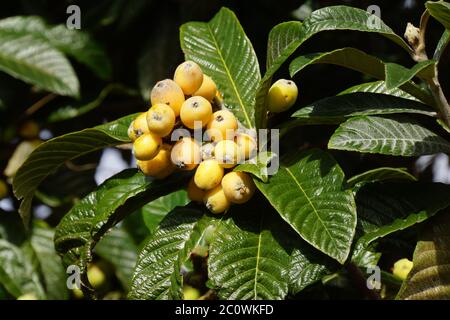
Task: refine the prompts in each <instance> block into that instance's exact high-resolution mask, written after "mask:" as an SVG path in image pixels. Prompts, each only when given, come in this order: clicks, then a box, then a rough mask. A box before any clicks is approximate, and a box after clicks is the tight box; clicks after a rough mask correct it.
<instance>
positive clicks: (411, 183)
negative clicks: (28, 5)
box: [0, 1, 450, 300]
mask: <svg viewBox="0 0 450 320" xmlns="http://www.w3.org/2000/svg"><path fill="white" fill-rule="evenodd" d="M449 17H450V4H449V3H448V2H444V1H428V2H427V3H426V4H425V11H424V13H423V15H422V18H421V21H420V25H419V26H418V28H416V27H414V26H413V25H409V26H408V28H407V30H406V33H405V37H402V36H400V35H398V34H396V33H394V31H393V30H392V29H391V28H390V27H389V26H388V25H387V24H386V23H385V22H383V21H382V20H381V19H380V18H378V17H377V16H374V15H371V14H370V13H368V12H367V11H365V10H362V9H358V8H354V7H350V6H343V5H338V6H330V7H323V8H319V9H318V10H316V11H313V12H312V13H311V14H310V15H309V16H308V17H307V18H305V20H304V21H302V22H300V21H289V22H284V23H281V24H278V25H276V26H274V27H273V28H272V30H271V31H270V33H269V34H268V40H267V55H266V59H265V61H263V60H262V59H258V57H257V56H256V54H255V50H254V48H253V46H252V43H251V40H250V39H249V38H248V37H247V35H246V34H245V32H244V30H243V28H242V26H241V24H240V23H239V20H238V18H237V16H236V15H235V13H233V12H232V11H231V10H230V9H227V8H222V9H220V11H219V12H217V13H216V15H215V16H214V17H213V18H212V19H211V20H210V21H208V22H188V23H185V24H183V25H182V26H181V27H180V33H179V38H180V46H181V49H182V52H183V54H184V58H185V62H184V63H183V64H181V65H179V66H178V67H177V65H174V66H173V73H168V74H166V75H165V78H166V79H164V78H162V79H158V80H160V81H159V82H156V81H155V82H154V83H153V84H154V87H153V90H152V88H151V87H149V88H148V92H150V91H151V94H149V99H148V101H147V105H142V111H143V112H145V113H143V114H135V113H133V114H130V115H128V116H125V117H122V118H119V119H117V120H115V121H112V122H108V123H103V124H98V125H97V126H94V127H91V128H86V129H84V130H81V131H75V132H70V133H66V134H63V135H60V136H57V137H55V138H52V139H50V140H48V141H45V142H42V143H40V144H39V145H38V146H37V147H35V149H34V150H33V151H32V152H31V153H30V155H29V156H28V157H27V159H26V160H25V162H24V163H23V164H22V165H21V166H20V168H18V170H17V172H16V173H15V175H14V177H13V180H12V187H13V192H14V195H15V197H17V199H18V200H20V209H19V213H20V217H21V219H22V222H23V224H24V225H25V226H26V227H27V228H28V234H29V235H31V236H27V239H26V240H24V242H23V241H19V242H14V241H12V240H10V236H11V235H8V232H9V231H8V230H9V229H8V228H9V227H8V224H7V223H6V222H5V223H4V224H0V283H1V284H2V287H3V288H4V289H5V291H7V292H9V294H10V295H12V296H15V297H18V296H20V295H23V294H33V295H34V296H35V297H36V298H38V299H45V298H50V299H51V298H65V297H67V295H68V292H67V290H66V289H65V288H64V286H65V278H66V277H67V275H66V274H65V270H66V268H67V267H68V266H70V265H75V266H77V267H79V268H80V270H81V289H82V291H83V294H84V296H86V297H89V298H96V297H99V296H101V292H102V290H103V289H102V288H101V286H100V285H96V284H94V282H95V281H93V280H92V279H89V276H88V273H89V270H90V268H91V267H90V266H91V264H92V262H93V261H94V257H95V256H96V255H99V256H101V257H104V259H105V260H107V261H108V263H110V264H112V265H113V266H114V268H115V272H116V274H117V278H118V279H119V281H120V282H121V283H122V285H123V287H124V288H125V291H126V292H127V298H129V299H183V298H184V299H186V298H189V297H191V296H192V288H194V289H196V290H197V291H195V294H193V295H194V296H195V298H199V299H277V300H279V299H294V298H299V299H300V298H303V297H305V296H308V295H313V296H314V294H316V292H322V291H320V288H323V287H326V286H329V287H333V286H335V285H336V283H338V282H339V280H340V279H345V281H347V280H349V279H350V280H352V281H354V280H355V279H356V281H358V279H363V282H364V283H365V280H366V279H367V278H368V277H369V276H370V275H371V273H370V272H371V271H370V270H372V267H374V266H377V265H379V261H380V258H381V257H382V254H383V252H384V250H385V249H384V248H385V247H386V246H389V245H391V246H402V245H404V243H405V242H406V241H405V240H404V238H405V237H410V238H413V239H414V241H415V240H418V241H417V246H416V249H415V251H414V259H413V262H412V264H411V263H410V262H407V263H406V265H405V264H403V265H399V266H398V268H402V267H405V268H406V269H407V271H409V270H410V269H411V268H412V270H411V272H409V274H408V272H406V273H405V272H403V273H402V272H401V271H399V270H400V269H398V270H396V272H394V274H391V272H390V271H389V270H386V269H385V268H381V273H380V276H381V278H380V282H381V286H380V287H379V289H374V290H367V291H364V290H363V292H362V293H361V294H362V295H363V296H364V297H367V298H397V299H439V298H441V299H443V298H449V297H450V282H449V279H450V273H449V269H448V264H449V263H450V260H449V257H450V241H449V239H448V234H447V233H448V232H447V231H448V224H449V223H450V212H449V210H448V208H449V207H450V196H449V195H450V186H449V185H446V184H443V183H437V182H426V181H421V180H417V179H416V177H415V176H414V175H412V174H411V172H408V170H407V169H405V168H402V167H389V166H379V167H373V168H370V170H368V171H365V172H363V173H360V174H358V175H355V176H346V175H345V173H344V170H343V169H342V163H340V160H339V159H340V158H339V157H337V156H335V155H339V154H342V153H359V154H361V155H360V157H362V158H364V157H367V156H370V155H381V156H392V157H395V158H403V157H404V158H406V157H409V158H410V157H418V156H423V155H432V154H436V153H446V154H449V153H450V136H449V134H450V129H449V127H450V106H449V101H448V100H447V98H446V97H445V94H444V92H443V89H442V86H441V84H440V81H439V77H438V72H439V71H441V70H440V60H441V58H442V57H443V55H444V52H445V48H446V46H447V44H448V42H449V40H450V20H449ZM432 19H435V20H437V21H438V22H439V23H440V24H442V26H443V32H442V37H441V38H440V41H439V43H438V44H437V46H436V48H429V47H428V46H426V39H427V33H426V30H427V24H428V23H429V21H431V20H432ZM39 28H40V29H39ZM30 29H32V30H37V29H39V30H41V29H42V32H41V33H40V35H39V36H36V37H35V38H33V41H36V43H39V44H40V45H41V46H42V48H44V47H45V46H48V47H51V48H50V49H48V48H47V47H45V48H46V50H47V49H48V50H50V52H51V54H52V55H54V59H52V60H51V61H52V63H53V64H54V65H46V64H45V57H44V56H43V57H41V58H40V57H39V54H40V52H39V51H36V52H34V53H33V54H34V56H24V55H20V54H19V53H20V52H24V51H25V50H26V48H25V47H23V45H22V44H21V41H20V39H21V38H22V37H32V35H30V33H29V32H30ZM340 30H349V31H353V32H363V33H365V34H366V35H367V37H380V36H381V37H385V38H386V39H387V40H388V41H390V43H391V44H392V48H390V49H391V50H393V51H395V50H398V51H403V52H405V53H406V54H407V55H408V56H410V58H411V63H410V66H404V65H400V64H396V63H393V62H389V60H388V59H385V58H384V57H383V58H380V57H377V56H374V55H371V54H370V53H368V52H364V51H362V50H361V49H356V48H354V47H344V48H335V49H333V50H331V51H326V52H316V53H304V52H303V50H302V46H303V45H304V43H306V42H308V40H309V39H310V38H312V37H314V36H315V35H316V34H318V33H322V32H332V31H340ZM58 32H63V30H60V29H58V28H57V27H54V28H52V27H49V26H47V25H45V24H44V23H43V22H42V21H41V20H39V19H37V18H33V17H26V18H25V17H17V18H8V19H4V20H0V52H5V54H0V69H1V70H3V71H5V72H7V73H9V74H11V75H13V76H15V77H16V78H18V79H20V80H23V81H25V82H27V83H30V84H33V85H38V86H39V87H41V88H43V89H45V90H48V91H50V92H53V93H56V94H58V95H65V96H72V97H77V96H78V95H79V83H78V80H77V77H76V75H75V73H74V71H73V69H72V67H71V65H70V63H69V61H68V60H67V59H66V56H65V55H71V54H74V51H75V50H80V51H82V52H83V55H78V54H75V55H74V56H75V57H76V59H77V60H79V63H85V64H86V67H87V68H89V69H92V71H93V72H95V73H96V74H97V75H98V76H99V77H108V75H109V73H110V66H108V64H107V63H104V61H106V60H104V59H102V55H103V54H104V52H103V51H102V48H100V47H97V46H96V45H95V44H94V43H91V42H90V39H89V38H88V37H84V34H83V36H82V34H81V33H80V34H78V33H73V34H72V33H71V37H73V38H74V41H73V42H71V43H69V42H64V43H59V42H58V39H59V38H58V37H57V36H55V34H57V33H58ZM75 35H76V36H75ZM76 43H79V44H80V45H79V46H78V45H76ZM2 47H4V49H2ZM80 48H83V49H80ZM430 53H432V54H430ZM48 54H49V53H46V55H47V56H48ZM88 55H93V56H95V58H96V59H94V60H93V59H91V58H88V57H87V56H88ZM19 56H20V57H22V59H23V61H20V60H18V59H17V57H19ZM35 61H41V62H40V63H41V65H37V64H36V65H35V69H34V70H31V71H30V70H28V69H26V68H23V66H22V64H25V63H30V64H31V62H35ZM87 61H88V62H89V63H86V62H87ZM93 61H97V62H98V63H94V62H93ZM317 64H327V65H336V66H339V67H343V68H347V69H351V70H353V71H356V72H359V73H362V74H364V75H366V76H367V79H371V82H365V83H361V84H358V85H355V86H352V87H351V88H348V89H346V90H344V91H342V92H340V93H338V94H336V95H334V96H330V97H319V99H318V100H317V101H315V102H312V103H308V104H305V103H303V102H302V82H305V81H308V79H306V78H304V77H302V74H306V71H305V69H309V68H311V69H312V68H315V66H313V65H317ZM282 67H288V70H289V75H290V79H280V78H279V77H278V73H277V72H279V71H280V68H282ZM330 68H332V67H330ZM262 71H264V72H262ZM444 72H445V71H444ZM199 74H202V77H200V76H199ZM172 78H173V80H172ZM115 89H117V88H115ZM108 90H110V89H108ZM111 90H112V89H111ZM120 90H126V89H125V88H120ZM211 92H213V93H214V94H212V93H211ZM293 110H294V111H293ZM280 114H281V115H286V117H282V121H280V119H281V118H280V117H279V115H280ZM55 117H56V115H55ZM285 119H287V120H285ZM194 120H201V121H203V123H204V124H203V127H204V128H203V129H202V130H207V129H211V128H219V129H220V128H222V127H221V126H222V125H223V124H221V122H223V123H226V125H227V126H229V128H231V129H233V130H237V129H238V128H240V129H244V133H243V134H242V135H241V136H239V138H238V139H234V140H233V139H231V140H230V139H223V140H222V139H221V138H218V137H217V136H214V135H212V136H210V138H211V140H212V141H209V142H208V143H205V144H204V145H198V146H197V145H196V143H197V142H195V141H194V140H192V139H191V140H189V139H188V138H183V139H182V140H180V141H177V142H176V143H173V142H172V143H169V142H168V141H169V140H168V138H169V137H170V133H171V132H172V131H173V130H174V129H176V128H180V127H184V128H185V129H186V130H187V131H189V132H192V130H191V129H193V128H194V124H193V123H194ZM306 126H308V127H309V126H319V128H328V129H323V130H329V128H330V127H331V128H332V129H333V131H332V132H331V134H330V135H329V136H328V137H327V145H325V146H322V148H318V147H314V148H310V147H308V146H302V147H301V148H297V147H296V148H291V147H289V144H288V143H286V141H287V140H290V139H296V140H302V136H301V135H298V131H297V130H298V129H299V128H300V127H306ZM251 129H256V130H259V129H271V130H277V131H276V132H278V133H279V138H280V140H279V141H280V148H279V150H272V149H270V148H269V150H262V147H263V146H261V145H257V143H256V142H255V141H254V140H253V138H252V137H251V136H250V135H248V134H247V133H248V132H247V131H246V130H251ZM219 131H220V130H219ZM272 142H273V141H272ZM131 143H133V147H132V149H133V152H134V153H133V154H134V156H135V157H136V159H137V166H136V168H131V169H126V170H124V171H122V172H120V173H118V174H116V175H114V176H112V177H111V178H109V179H107V180H106V181H105V182H103V183H102V184H101V185H99V186H98V187H96V188H92V189H90V190H89V192H88V193H87V194H85V195H84V196H81V197H80V198H79V199H78V201H76V202H75V203H74V204H73V205H72V204H71V206H70V208H67V211H66V212H65V214H64V216H63V217H62V218H61V220H60V221H59V222H58V224H57V226H56V227H55V228H54V230H53V229H52V228H49V227H48V226H46V225H44V224H40V223H36V222H35V221H33V219H31V209H32V204H33V199H34V198H35V197H42V194H41V192H40V189H39V188H40V186H41V184H43V183H44V182H45V181H46V180H47V179H49V177H51V176H52V174H54V173H55V172H57V170H58V169H60V168H61V167H63V166H64V165H65V164H66V163H68V162H71V161H74V160H76V159H79V158H81V157H84V156H86V155H87V154H89V153H93V152H96V151H98V150H102V149H104V148H110V147H118V148H121V149H123V148H128V149H131ZM268 145H270V143H268ZM286 145H287V146H288V147H286ZM258 148H259V149H258ZM187 149H189V150H193V149H195V150H196V151H195V152H198V156H199V158H202V159H203V162H201V163H200V165H198V166H197V165H195V166H191V165H190V164H189V163H188V161H186V157H185V154H186V152H184V151H186V150H187ZM231 149H232V150H235V153H236V154H238V155H241V156H242V157H244V158H247V159H248V158H250V159H253V160H254V161H251V162H249V163H245V164H237V163H236V162H237V161H236V159H235V158H233V156H232V155H230V154H234V153H233V152H234V151H233V152H231V151H230V150H231ZM180 150H181V151H180ZM250 154H253V155H252V156H250ZM170 155H172V157H174V158H172V160H170V159H169V156H170ZM236 157H237V156H236ZM230 158H232V159H234V160H232V163H231V165H224V164H223V163H221V161H220V160H221V159H228V160H229V159H230ZM173 159H175V160H173ZM189 159H190V158H189ZM170 161H172V162H170ZM150 162H151V163H150ZM275 162H276V163H279V167H278V170H277V171H276V173H274V174H267V168H268V167H269V166H270V165H271V164H273V163H275ZM236 164H237V165H236ZM144 212H146V214H145V215H144V214H143V213H144ZM434 216H436V217H434ZM133 217H134V218H133ZM0 219H2V217H1V216H0ZM8 223H9V222H8ZM133 223H134V224H133ZM136 224H140V225H141V226H142V225H145V226H146V227H147V228H148V230H150V231H149V232H148V234H145V233H144V235H143V236H141V235H139V234H138V230H140V229H139V227H138V226H137V225H136ZM130 230H132V231H130ZM398 234H401V236H400V237H398V238H395V237H393V236H395V235H398ZM8 239H9V240H8ZM136 239H139V241H136ZM415 242H416V241H415ZM415 242H414V244H415ZM137 243H138V244H137ZM53 247H54V249H55V250H53ZM6 252H8V254H6ZM30 256H35V257H37V260H38V264H39V266H40V268H41V271H40V272H41V274H44V275H45V274H48V276H47V277H46V276H44V277H43V278H42V277H40V276H39V275H38V274H39V273H37V272H36V270H34V269H33V268H32V266H31V265H27V264H26V263H21V261H25V260H26V259H31V258H30ZM58 256H59V257H58ZM59 258H61V260H60V259H59ZM17 265H21V266H22V267H21V268H19V269H14V268H12V266H17ZM425 269H427V271H426V272H425V273H424V272H421V271H423V270H425ZM45 270H58V272H56V273H55V272H51V273H45ZM50 274H51V276H50ZM91 278H92V277H91ZM61 279H64V280H61ZM359 281H360V280H359ZM61 286H62V288H61ZM350 286H351V285H350Z"/></svg>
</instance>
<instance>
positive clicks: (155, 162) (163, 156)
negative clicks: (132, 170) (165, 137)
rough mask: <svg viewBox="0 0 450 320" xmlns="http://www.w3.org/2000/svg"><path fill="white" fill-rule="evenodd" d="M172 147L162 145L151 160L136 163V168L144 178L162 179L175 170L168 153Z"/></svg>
mask: <svg viewBox="0 0 450 320" xmlns="http://www.w3.org/2000/svg"><path fill="white" fill-rule="evenodd" d="M171 149H172V147H171V146H170V145H168V144H163V145H162V147H161V148H160V150H159V152H158V154H157V155H156V156H155V157H154V158H153V159H151V160H147V161H141V160H138V161H137V166H138V168H139V169H140V170H141V171H142V173H143V174H145V175H146V176H151V177H155V178H157V179H163V178H166V177H167V176H169V175H170V174H171V173H173V171H174V170H175V166H174V165H173V163H172V161H171V160H170V153H171Z"/></svg>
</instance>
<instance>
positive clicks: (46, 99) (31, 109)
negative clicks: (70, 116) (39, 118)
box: [25, 93, 57, 116]
mask: <svg viewBox="0 0 450 320" xmlns="http://www.w3.org/2000/svg"><path fill="white" fill-rule="evenodd" d="M56 97H57V95H56V94H54V93H49V94H47V95H46V96H44V97H43V98H41V99H39V100H38V101H37V102H35V103H34V104H33V105H32V106H31V107H29V108H28V109H27V110H25V114H26V115H27V116H29V115H32V114H33V113H35V112H36V111H38V110H39V109H40V108H42V107H43V106H45V105H46V104H47V103H49V102H50V101H52V100H53V99H55V98H56Z"/></svg>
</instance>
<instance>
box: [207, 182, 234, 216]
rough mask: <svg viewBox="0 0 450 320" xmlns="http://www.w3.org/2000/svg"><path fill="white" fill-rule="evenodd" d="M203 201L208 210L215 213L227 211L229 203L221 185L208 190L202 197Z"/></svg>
mask: <svg viewBox="0 0 450 320" xmlns="http://www.w3.org/2000/svg"><path fill="white" fill-rule="evenodd" d="M203 203H204V204H205V206H206V208H208V210H209V211H211V212H212V213H215V214H217V213H223V212H225V211H227V210H228V208H229V207H230V205H231V203H230V201H229V200H228V199H227V197H226V196H225V193H224V191H223V189H222V186H221V185H218V186H216V187H215V188H213V189H211V190H208V191H207V192H206V194H205V197H204V198H203Z"/></svg>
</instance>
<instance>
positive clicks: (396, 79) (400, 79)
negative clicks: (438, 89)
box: [386, 60, 436, 89]
mask: <svg viewBox="0 0 450 320" xmlns="http://www.w3.org/2000/svg"><path fill="white" fill-rule="evenodd" d="M435 65H436V61H434V60H426V61H421V62H419V63H417V64H416V65H415V66H414V67H412V68H411V69H408V68H406V67H404V66H402V65H399V64H396V63H386V88H388V89H393V88H398V87H400V86H402V85H403V84H405V83H407V82H408V81H410V80H411V79H412V78H414V77H415V76H417V77H419V78H422V79H425V80H427V79H431V78H433V77H434V70H435Z"/></svg>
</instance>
